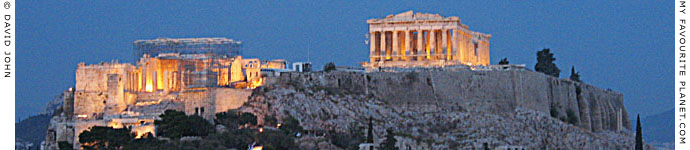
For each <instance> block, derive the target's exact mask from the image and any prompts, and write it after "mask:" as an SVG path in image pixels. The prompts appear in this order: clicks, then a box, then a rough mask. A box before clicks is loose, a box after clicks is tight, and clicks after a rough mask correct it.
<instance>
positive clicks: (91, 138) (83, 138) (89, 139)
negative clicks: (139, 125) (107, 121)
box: [79, 126, 135, 150]
mask: <svg viewBox="0 0 690 150" xmlns="http://www.w3.org/2000/svg"><path fill="white" fill-rule="evenodd" d="M134 136H135V135H134V134H133V133H131V132H130V130H129V129H127V128H120V129H115V128H112V127H104V126H94V127H91V128H90V129H89V130H87V131H84V132H82V133H81V134H79V143H81V144H82V148H84V149H85V150H102V149H122V146H125V145H127V144H129V143H130V142H131V141H132V140H133V139H134Z"/></svg>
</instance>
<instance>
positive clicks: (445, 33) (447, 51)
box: [441, 29, 450, 60]
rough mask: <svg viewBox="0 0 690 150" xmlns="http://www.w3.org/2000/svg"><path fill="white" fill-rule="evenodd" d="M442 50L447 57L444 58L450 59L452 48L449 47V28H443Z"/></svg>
mask: <svg viewBox="0 0 690 150" xmlns="http://www.w3.org/2000/svg"><path fill="white" fill-rule="evenodd" d="M441 47H442V49H441V51H445V52H441V53H443V56H444V57H445V58H444V59H446V60H450V49H448V30H446V29H442V30H441Z"/></svg>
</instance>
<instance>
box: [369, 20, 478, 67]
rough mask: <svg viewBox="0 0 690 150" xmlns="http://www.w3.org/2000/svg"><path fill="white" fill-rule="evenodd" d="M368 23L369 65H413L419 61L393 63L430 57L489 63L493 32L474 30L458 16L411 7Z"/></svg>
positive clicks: (476, 63)
mask: <svg viewBox="0 0 690 150" xmlns="http://www.w3.org/2000/svg"><path fill="white" fill-rule="evenodd" d="M367 23H368V24H369V34H368V35H369V45H370V49H369V58H370V61H369V62H368V63H365V64H364V66H365V67H366V68H377V67H389V66H394V67H410V66H417V65H413V64H412V65H410V64H409V63H393V64H391V63H392V62H427V61H432V62H434V61H446V62H448V63H447V64H462V65H469V66H476V65H489V58H490V57H489V46H490V44H489V43H490V42H489V40H490V39H491V35H489V34H484V33H479V32H474V31H470V30H469V28H468V26H467V25H464V24H462V23H461V22H460V19H459V18H458V17H443V16H440V15H438V14H424V13H414V12H412V11H407V12H404V13H400V14H396V15H389V16H387V17H386V18H382V19H369V20H367ZM396 64H403V65H402V66H401V65H396ZM427 64H437V63H427ZM444 64H446V63H444Z"/></svg>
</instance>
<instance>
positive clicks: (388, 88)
mask: <svg viewBox="0 0 690 150" xmlns="http://www.w3.org/2000/svg"><path fill="white" fill-rule="evenodd" d="M278 81H280V82H282V84H286V85H295V86H298V87H308V86H318V87H323V88H328V89H333V90H336V91H342V90H345V91H348V92H350V93H357V94H364V95H367V96H372V97H374V98H376V99H379V100H381V101H384V102H386V103H390V104H431V103H440V104H454V105H459V106H463V107H468V106H469V105H470V104H473V103H477V102H490V103H489V104H490V105H483V106H473V107H472V108H477V107H480V108H482V109H485V110H486V111H503V110H505V109H512V108H515V107H524V108H528V109H532V110H537V111H541V112H545V113H547V114H550V112H551V111H555V112H556V113H557V116H556V118H566V119H567V117H568V116H567V112H568V111H572V112H574V113H573V114H574V118H576V119H575V120H576V121H577V122H578V123H577V125H578V126H579V127H582V128H585V129H589V130H591V131H594V132H598V131H602V130H614V131H617V130H631V124H630V119H629V118H630V117H629V116H628V113H627V111H626V110H625V107H624V106H623V95H622V94H620V93H617V92H615V91H611V90H602V89H599V88H597V87H594V86H591V85H588V84H583V83H580V82H575V81H571V80H568V79H558V78H554V77H551V76H548V75H544V74H542V73H538V72H531V71H519V70H511V71H471V70H456V71H418V72H400V73H392V72H374V73H352V72H330V73H289V74H285V75H281V76H280V79H279V80H278Z"/></svg>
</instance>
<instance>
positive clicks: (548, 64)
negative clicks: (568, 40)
mask: <svg viewBox="0 0 690 150" xmlns="http://www.w3.org/2000/svg"><path fill="white" fill-rule="evenodd" d="M550 51H551V50H550V49H548V48H545V49H543V50H541V51H538V52H537V64H536V65H534V70H535V71H537V72H542V73H544V74H547V75H551V76H554V77H558V76H559V75H560V73H561V70H560V69H558V67H557V66H556V64H555V63H554V61H556V58H554V57H553V53H551V52H550Z"/></svg>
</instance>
